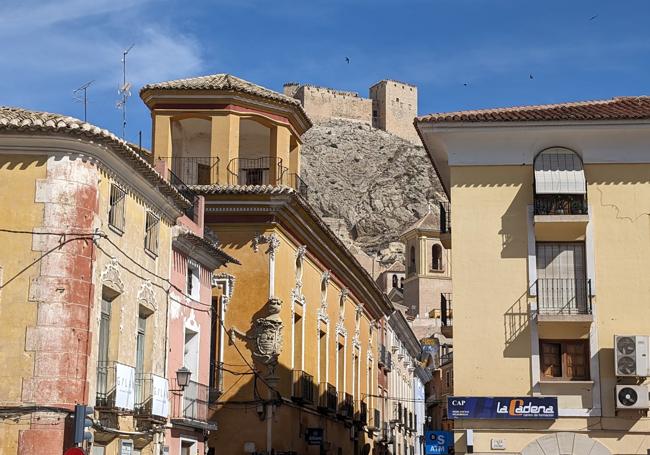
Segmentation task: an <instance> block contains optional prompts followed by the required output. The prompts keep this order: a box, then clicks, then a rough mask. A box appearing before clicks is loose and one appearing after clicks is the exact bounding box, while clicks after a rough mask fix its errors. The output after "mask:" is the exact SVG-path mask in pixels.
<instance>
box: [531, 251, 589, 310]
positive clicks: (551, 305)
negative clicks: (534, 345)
mask: <svg viewBox="0 0 650 455" xmlns="http://www.w3.org/2000/svg"><path fill="white" fill-rule="evenodd" d="M537 296H538V304H539V308H538V310H539V311H540V312H541V313H554V314H584V313H586V310H587V276H586V267H585V244H584V243H582V242H567V243H546V242H540V243H537Z"/></svg>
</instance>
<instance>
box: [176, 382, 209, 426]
mask: <svg viewBox="0 0 650 455" xmlns="http://www.w3.org/2000/svg"><path fill="white" fill-rule="evenodd" d="M171 388H172V389H173V390H179V389H180V387H179V386H178V384H177V383H176V380H175V379H172V387H171ZM209 393H210V388H209V387H208V386H207V385H205V384H199V383H198V382H194V381H190V382H189V384H188V385H187V386H186V387H185V389H183V391H182V392H172V394H171V404H172V409H171V418H172V419H180V420H196V421H200V422H206V421H207V420H208V402H209Z"/></svg>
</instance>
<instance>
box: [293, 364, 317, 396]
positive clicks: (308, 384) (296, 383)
mask: <svg viewBox="0 0 650 455" xmlns="http://www.w3.org/2000/svg"><path fill="white" fill-rule="evenodd" d="M291 379H292V384H293V387H292V392H291V398H292V399H294V400H296V401H300V402H303V403H313V402H314V377H313V376H312V375H310V374H307V373H305V372H304V371H302V370H292V372H291Z"/></svg>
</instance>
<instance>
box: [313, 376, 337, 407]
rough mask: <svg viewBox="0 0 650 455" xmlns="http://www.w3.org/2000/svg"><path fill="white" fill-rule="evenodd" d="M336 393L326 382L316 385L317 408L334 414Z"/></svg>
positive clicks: (334, 388)
mask: <svg viewBox="0 0 650 455" xmlns="http://www.w3.org/2000/svg"><path fill="white" fill-rule="evenodd" d="M336 405H337V393H336V387H334V386H333V385H332V384H329V383H327V382H321V383H320V384H318V408H319V409H320V410H321V411H325V412H331V413H335V412H336Z"/></svg>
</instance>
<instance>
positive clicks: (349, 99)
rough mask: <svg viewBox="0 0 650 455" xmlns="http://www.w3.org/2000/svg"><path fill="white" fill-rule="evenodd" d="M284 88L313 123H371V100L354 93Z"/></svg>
mask: <svg viewBox="0 0 650 455" xmlns="http://www.w3.org/2000/svg"><path fill="white" fill-rule="evenodd" d="M294 87H295V86H291V85H290V86H287V87H285V92H288V93H292V92H293V97H294V98H296V99H298V100H300V102H301V103H302V106H303V108H304V109H305V111H306V112H307V115H308V116H309V117H310V118H311V119H312V120H314V121H323V120H329V119H345V120H354V121H359V122H364V123H368V124H370V123H371V122H372V100H369V99H368V98H362V97H360V96H359V95H358V94H357V93H355V92H345V91H340V90H333V89H329V88H324V87H314V86H311V85H302V86H300V87H299V88H298V89H297V90H294Z"/></svg>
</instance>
